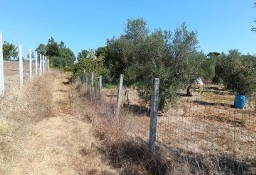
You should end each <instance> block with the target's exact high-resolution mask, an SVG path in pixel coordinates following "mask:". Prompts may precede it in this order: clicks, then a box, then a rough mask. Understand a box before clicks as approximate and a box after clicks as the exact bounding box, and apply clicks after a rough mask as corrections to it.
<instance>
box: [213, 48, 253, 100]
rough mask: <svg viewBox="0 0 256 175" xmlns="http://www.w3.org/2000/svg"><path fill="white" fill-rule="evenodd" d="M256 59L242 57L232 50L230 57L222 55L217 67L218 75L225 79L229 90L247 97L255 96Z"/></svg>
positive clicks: (246, 56)
mask: <svg viewBox="0 0 256 175" xmlns="http://www.w3.org/2000/svg"><path fill="white" fill-rule="evenodd" d="M255 61H256V57H254V56H251V55H241V53H239V52H238V51H237V50H230V51H229V54H228V55H225V54H222V58H221V60H220V61H219V62H218V64H217V65H216V68H217V69H216V72H217V74H218V75H219V76H220V77H221V78H222V79H223V82H224V84H225V85H226V86H227V88H228V89H230V90H234V91H236V92H239V93H245V94H246V95H255V88H256V72H255V70H256V63H255Z"/></svg>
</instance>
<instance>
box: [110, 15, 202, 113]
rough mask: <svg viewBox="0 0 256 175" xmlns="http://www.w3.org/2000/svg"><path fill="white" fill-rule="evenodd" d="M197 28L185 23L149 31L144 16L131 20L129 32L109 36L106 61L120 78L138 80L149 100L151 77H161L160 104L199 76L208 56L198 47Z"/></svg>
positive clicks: (141, 93)
mask: <svg viewBox="0 0 256 175" xmlns="http://www.w3.org/2000/svg"><path fill="white" fill-rule="evenodd" d="M197 48H198V40H197V34H196V32H194V31H192V32H190V31H188V29H187V26H186V24H185V23H183V24H182V25H181V26H180V27H178V28H176V30H174V32H171V31H169V30H162V29H158V30H155V31H154V32H151V33H150V32H149V30H148V28H147V25H146V22H145V21H144V20H143V19H141V18H138V19H135V20H128V21H127V25H126V28H125V33H124V34H122V35H121V36H120V37H117V38H116V37H113V38H112V39H108V40H107V47H106V49H107V51H106V63H107V64H106V65H108V66H109V70H110V75H111V76H112V78H113V79H117V78H118V77H119V74H121V73H122V74H124V75H125V82H126V83H127V85H129V84H136V87H137V89H138V92H139V94H140V96H141V97H142V98H143V99H144V100H145V101H149V99H150V96H151V93H150V88H151V80H152V79H153V78H156V77H158V78H160V84H161V85H160V97H159V99H160V104H159V107H160V108H161V109H163V108H164V107H165V106H166V104H169V102H171V101H174V99H176V97H177V91H178V90H180V89H181V88H184V87H187V86H188V85H190V84H191V81H192V80H193V79H195V78H196V77H197V76H199V75H200V74H201V73H202V71H201V63H202V62H203V61H204V59H205V56H204V55H203V54H202V53H200V52H198V51H197Z"/></svg>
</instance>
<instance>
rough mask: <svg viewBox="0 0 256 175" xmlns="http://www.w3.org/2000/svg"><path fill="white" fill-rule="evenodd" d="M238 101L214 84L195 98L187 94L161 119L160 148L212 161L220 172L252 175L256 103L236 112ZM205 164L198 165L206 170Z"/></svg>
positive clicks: (251, 103) (159, 128)
mask: <svg viewBox="0 0 256 175" xmlns="http://www.w3.org/2000/svg"><path fill="white" fill-rule="evenodd" d="M181 96H182V94H181ZM234 98H235V96H234V93H233V92H230V91H227V90H225V88H223V87H221V86H213V85H211V86H208V87H207V88H206V89H205V90H196V91H195V92H194V95H193V96H191V97H187V96H185V95H184V96H183V97H181V99H180V101H179V103H178V104H177V105H176V106H175V107H173V108H171V109H170V110H169V111H168V112H167V113H164V114H163V115H161V116H159V117H158V127H157V142H158V144H159V146H164V147H165V148H167V149H168V148H169V149H170V148H176V149H178V150H179V151H180V152H182V154H184V155H190V156H191V155H194V156H196V155H202V156H203V157H205V158H209V159H211V161H212V162H215V166H216V167H215V169H218V172H219V173H220V172H222V173H223V174H248V173H249V172H251V173H252V171H253V170H251V169H252V168H253V167H255V163H256V116H255V101H254V100H252V99H251V100H249V101H248V102H247V105H246V107H245V108H244V109H236V108H234V105H233V104H234ZM204 161H205V160H204ZM204 163H205V162H200V165H198V166H199V167H200V166H201V169H203V164H204ZM199 169H200V168H199ZM254 172H255V171H254ZM249 174H250V173H249Z"/></svg>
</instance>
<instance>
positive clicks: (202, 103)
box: [193, 100, 234, 108]
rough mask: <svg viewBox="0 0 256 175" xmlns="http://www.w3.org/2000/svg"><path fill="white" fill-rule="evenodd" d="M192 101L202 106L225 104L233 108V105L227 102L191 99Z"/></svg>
mask: <svg viewBox="0 0 256 175" xmlns="http://www.w3.org/2000/svg"><path fill="white" fill-rule="evenodd" d="M193 103H195V104H198V105H203V106H225V107H227V106H229V107H230V108H234V105H232V104H227V103H211V102H206V101H201V100H193Z"/></svg>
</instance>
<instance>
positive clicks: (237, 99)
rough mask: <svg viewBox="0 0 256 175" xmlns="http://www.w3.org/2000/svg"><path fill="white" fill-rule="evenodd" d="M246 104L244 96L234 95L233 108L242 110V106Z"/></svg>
mask: <svg viewBox="0 0 256 175" xmlns="http://www.w3.org/2000/svg"><path fill="white" fill-rule="evenodd" d="M245 104H246V97H245V95H236V97H235V103H234V106H235V108H239V109H244V106H245Z"/></svg>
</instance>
